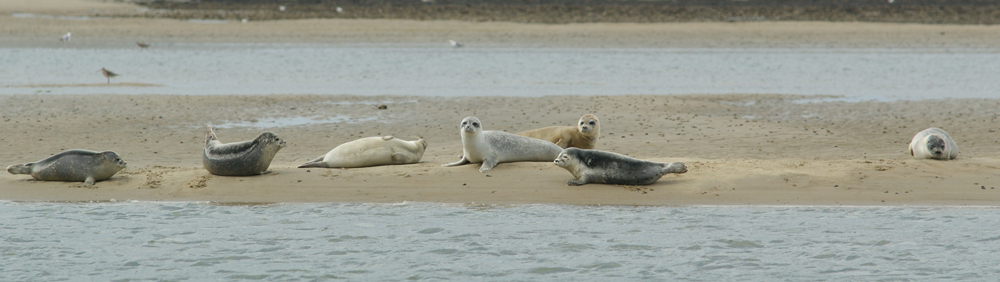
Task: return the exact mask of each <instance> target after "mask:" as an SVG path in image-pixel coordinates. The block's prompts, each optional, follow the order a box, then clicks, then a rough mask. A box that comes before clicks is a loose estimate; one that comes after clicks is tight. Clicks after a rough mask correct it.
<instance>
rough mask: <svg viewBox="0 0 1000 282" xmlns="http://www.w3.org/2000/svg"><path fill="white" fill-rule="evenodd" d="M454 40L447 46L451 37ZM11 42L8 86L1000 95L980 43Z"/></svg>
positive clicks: (205, 91)
mask: <svg viewBox="0 0 1000 282" xmlns="http://www.w3.org/2000/svg"><path fill="white" fill-rule="evenodd" d="M442 45H443V44H442ZM66 46H67V47H66V48H0V65H3V66H4V67H3V68H0V85H7V86H9V85H53V84H59V85H67V84H100V83H105V82H106V80H105V78H104V77H103V76H102V75H101V73H100V71H99V70H100V69H101V68H102V67H106V68H108V69H110V70H112V71H115V72H117V73H119V74H120V75H121V76H119V77H117V78H114V79H112V82H132V83H149V84H156V85H162V86H157V87H99V86H98V87H93V86H89V87H51V86H33V87H0V94H27V93H64V94H87V93H120V94H196V95H211V94H275V93H276V94H356V95H433V96H483V95H506V96H542V95H577V94H584V95H620V94H690V93H779V94H807V95H810V94H832V95H846V96H851V97H861V98H865V99H926V98H941V97H989V98H996V97H1000V92H998V91H997V89H1000V80H998V79H996V66H998V65H1000V52H997V51H996V50H978V49H954V50H949V49H824V48H801V49H623V48H618V49H614V48H577V49H574V48H511V47H474V46H472V47H467V48H460V49H453V48H450V47H442V46H409V45H370V46H357V45H262V44H166V43H164V44H156V43H154V45H153V47H150V48H149V49H146V50H141V49H139V48H137V47H135V46H131V45H130V46H128V47H129V48H124V49H106V48H90V49H88V48H73V46H74V45H71V44H67V45H66Z"/></svg>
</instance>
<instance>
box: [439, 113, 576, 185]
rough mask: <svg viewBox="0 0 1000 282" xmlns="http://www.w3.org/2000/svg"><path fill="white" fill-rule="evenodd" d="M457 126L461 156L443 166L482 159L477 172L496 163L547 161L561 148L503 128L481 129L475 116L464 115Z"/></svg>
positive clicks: (553, 157) (556, 154) (552, 158)
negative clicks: (460, 139)
mask: <svg viewBox="0 0 1000 282" xmlns="http://www.w3.org/2000/svg"><path fill="white" fill-rule="evenodd" d="M459 130H460V135H461V136H462V159H461V160H459V161H457V162H454V163H450V164H445V165H444V166H457V165H463V164H467V163H483V165H482V166H480V167H479V172H487V171H490V170H491V169H493V167H495V166H496V165H497V164H499V163H509V162H550V161H552V160H554V159H555V158H556V156H558V155H559V153H560V152H562V148H559V146H556V145H555V144H552V143H551V142H548V141H543V140H540V139H535V138H529V137H524V136H519V135H516V134H512V133H507V132H503V131H494V130H489V131H484V130H483V125H482V123H481V122H479V119H478V118H476V117H466V118H465V119H463V120H462V123H461V124H460V125H459Z"/></svg>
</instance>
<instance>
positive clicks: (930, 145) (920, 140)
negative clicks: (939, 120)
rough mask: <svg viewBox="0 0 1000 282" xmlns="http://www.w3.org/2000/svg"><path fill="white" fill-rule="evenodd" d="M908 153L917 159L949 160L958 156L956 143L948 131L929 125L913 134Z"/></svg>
mask: <svg viewBox="0 0 1000 282" xmlns="http://www.w3.org/2000/svg"><path fill="white" fill-rule="evenodd" d="M910 155H911V156H913V157H914V158H918V159H938V160H951V159H954V158H957V157H958V144H957V143H955V140H953V139H951V136H950V135H948V132H945V131H944V130H941V129H940V128H937V127H931V128H928V129H924V130H923V131H921V132H919V133H917V135H916V136H913V140H912V141H910Z"/></svg>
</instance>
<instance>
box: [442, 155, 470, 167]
mask: <svg viewBox="0 0 1000 282" xmlns="http://www.w3.org/2000/svg"><path fill="white" fill-rule="evenodd" d="M467 163H470V162H469V159H466V158H465V154H462V159H461V160H458V161H457V162H453V163H447V164H444V165H442V166H457V165H464V164H467Z"/></svg>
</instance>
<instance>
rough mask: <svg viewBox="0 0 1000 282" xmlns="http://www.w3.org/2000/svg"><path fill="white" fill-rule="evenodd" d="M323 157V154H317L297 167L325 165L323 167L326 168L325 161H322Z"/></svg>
mask: <svg viewBox="0 0 1000 282" xmlns="http://www.w3.org/2000/svg"><path fill="white" fill-rule="evenodd" d="M323 157H324V156H319V158H316V159H314V160H311V161H309V162H307V163H304V164H302V165H300V166H299V168H307V167H325V168H328V167H329V165H327V164H326V162H324V161H323Z"/></svg>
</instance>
